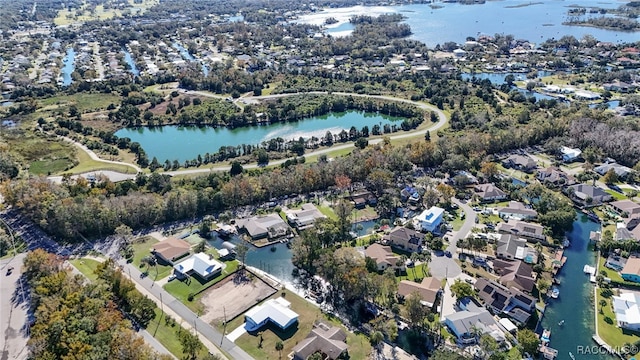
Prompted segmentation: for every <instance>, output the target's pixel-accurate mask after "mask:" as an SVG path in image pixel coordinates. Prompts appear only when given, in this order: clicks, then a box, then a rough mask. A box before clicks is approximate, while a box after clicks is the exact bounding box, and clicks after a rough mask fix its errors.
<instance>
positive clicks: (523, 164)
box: [502, 154, 538, 173]
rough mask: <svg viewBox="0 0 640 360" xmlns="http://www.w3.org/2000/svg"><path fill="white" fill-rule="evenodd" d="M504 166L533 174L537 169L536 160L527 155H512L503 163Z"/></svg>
mask: <svg viewBox="0 0 640 360" xmlns="http://www.w3.org/2000/svg"><path fill="white" fill-rule="evenodd" d="M502 165H503V166H504V167H506V168H510V169H516V170H520V171H524V172H526V173H532V172H533V171H534V170H535V169H536V168H537V167H538V164H536V162H535V160H533V159H532V158H531V157H529V156H527V155H519V154H515V155H511V156H509V157H508V158H506V159H505V160H504V161H502Z"/></svg>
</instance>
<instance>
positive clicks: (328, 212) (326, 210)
mask: <svg viewBox="0 0 640 360" xmlns="http://www.w3.org/2000/svg"><path fill="white" fill-rule="evenodd" d="M317 208H318V210H319V211H320V212H321V213H322V214H323V215H324V216H326V217H328V218H329V219H331V220H338V215H336V213H335V212H334V211H333V209H332V208H331V207H330V206H327V205H318V206H317Z"/></svg>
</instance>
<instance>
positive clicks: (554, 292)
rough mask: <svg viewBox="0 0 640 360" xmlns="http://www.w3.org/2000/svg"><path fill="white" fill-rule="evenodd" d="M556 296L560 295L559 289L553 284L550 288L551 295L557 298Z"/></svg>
mask: <svg viewBox="0 0 640 360" xmlns="http://www.w3.org/2000/svg"><path fill="white" fill-rule="evenodd" d="M558 296H560V290H559V289H558V288H557V287H555V286H554V287H553V289H551V297H552V298H554V299H557V298H558Z"/></svg>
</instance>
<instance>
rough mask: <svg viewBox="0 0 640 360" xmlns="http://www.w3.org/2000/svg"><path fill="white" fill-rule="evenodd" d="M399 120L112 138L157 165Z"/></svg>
mask: <svg viewBox="0 0 640 360" xmlns="http://www.w3.org/2000/svg"><path fill="white" fill-rule="evenodd" d="M401 120H402V118H398V117H391V116H385V115H379V114H372V113H362V112H357V111H348V112H344V113H332V114H328V115H324V116H316V117H312V118H309V119H305V120H301V121H297V122H289V123H272V124H269V125H259V126H246V127H240V128H235V129H229V128H226V127H212V126H203V127H197V126H177V125H175V126H174V125H170V126H158V127H153V128H149V127H140V128H126V129H120V130H118V131H117V132H116V133H115V135H116V136H118V137H128V138H130V139H131V140H132V141H137V142H139V143H140V145H142V148H143V149H144V151H145V152H146V153H147V156H148V157H149V159H153V157H156V158H157V159H158V161H160V162H161V163H162V162H164V161H165V160H170V161H173V160H174V159H177V160H178V161H180V162H184V161H185V160H193V159H195V158H196V157H197V156H198V155H204V154H206V153H210V154H213V153H216V152H218V150H220V147H222V146H238V145H242V144H251V145H257V144H261V143H262V142H263V141H267V140H270V139H274V138H278V137H280V138H283V139H285V140H290V139H298V138H300V137H303V138H307V139H308V138H311V137H312V136H315V137H318V138H320V137H322V136H324V135H325V134H326V133H327V131H331V133H333V134H337V133H339V132H341V131H342V130H347V131H348V130H349V129H350V128H351V126H355V127H356V129H358V130H360V129H362V128H363V127H364V126H369V130H371V128H372V127H373V125H376V124H378V125H380V127H382V126H384V125H385V124H392V123H397V124H398V125H400V121H401Z"/></svg>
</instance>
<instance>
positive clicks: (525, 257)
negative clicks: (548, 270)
mask: <svg viewBox="0 0 640 360" xmlns="http://www.w3.org/2000/svg"><path fill="white" fill-rule="evenodd" d="M496 256H497V257H498V258H499V259H505V260H522V261H524V262H526V263H528V264H536V263H537V262H538V254H537V252H536V251H535V250H534V249H532V248H530V247H528V246H527V240H525V239H522V238H519V237H517V236H515V235H512V234H502V235H501V236H500V238H499V239H498V240H497V247H496Z"/></svg>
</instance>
